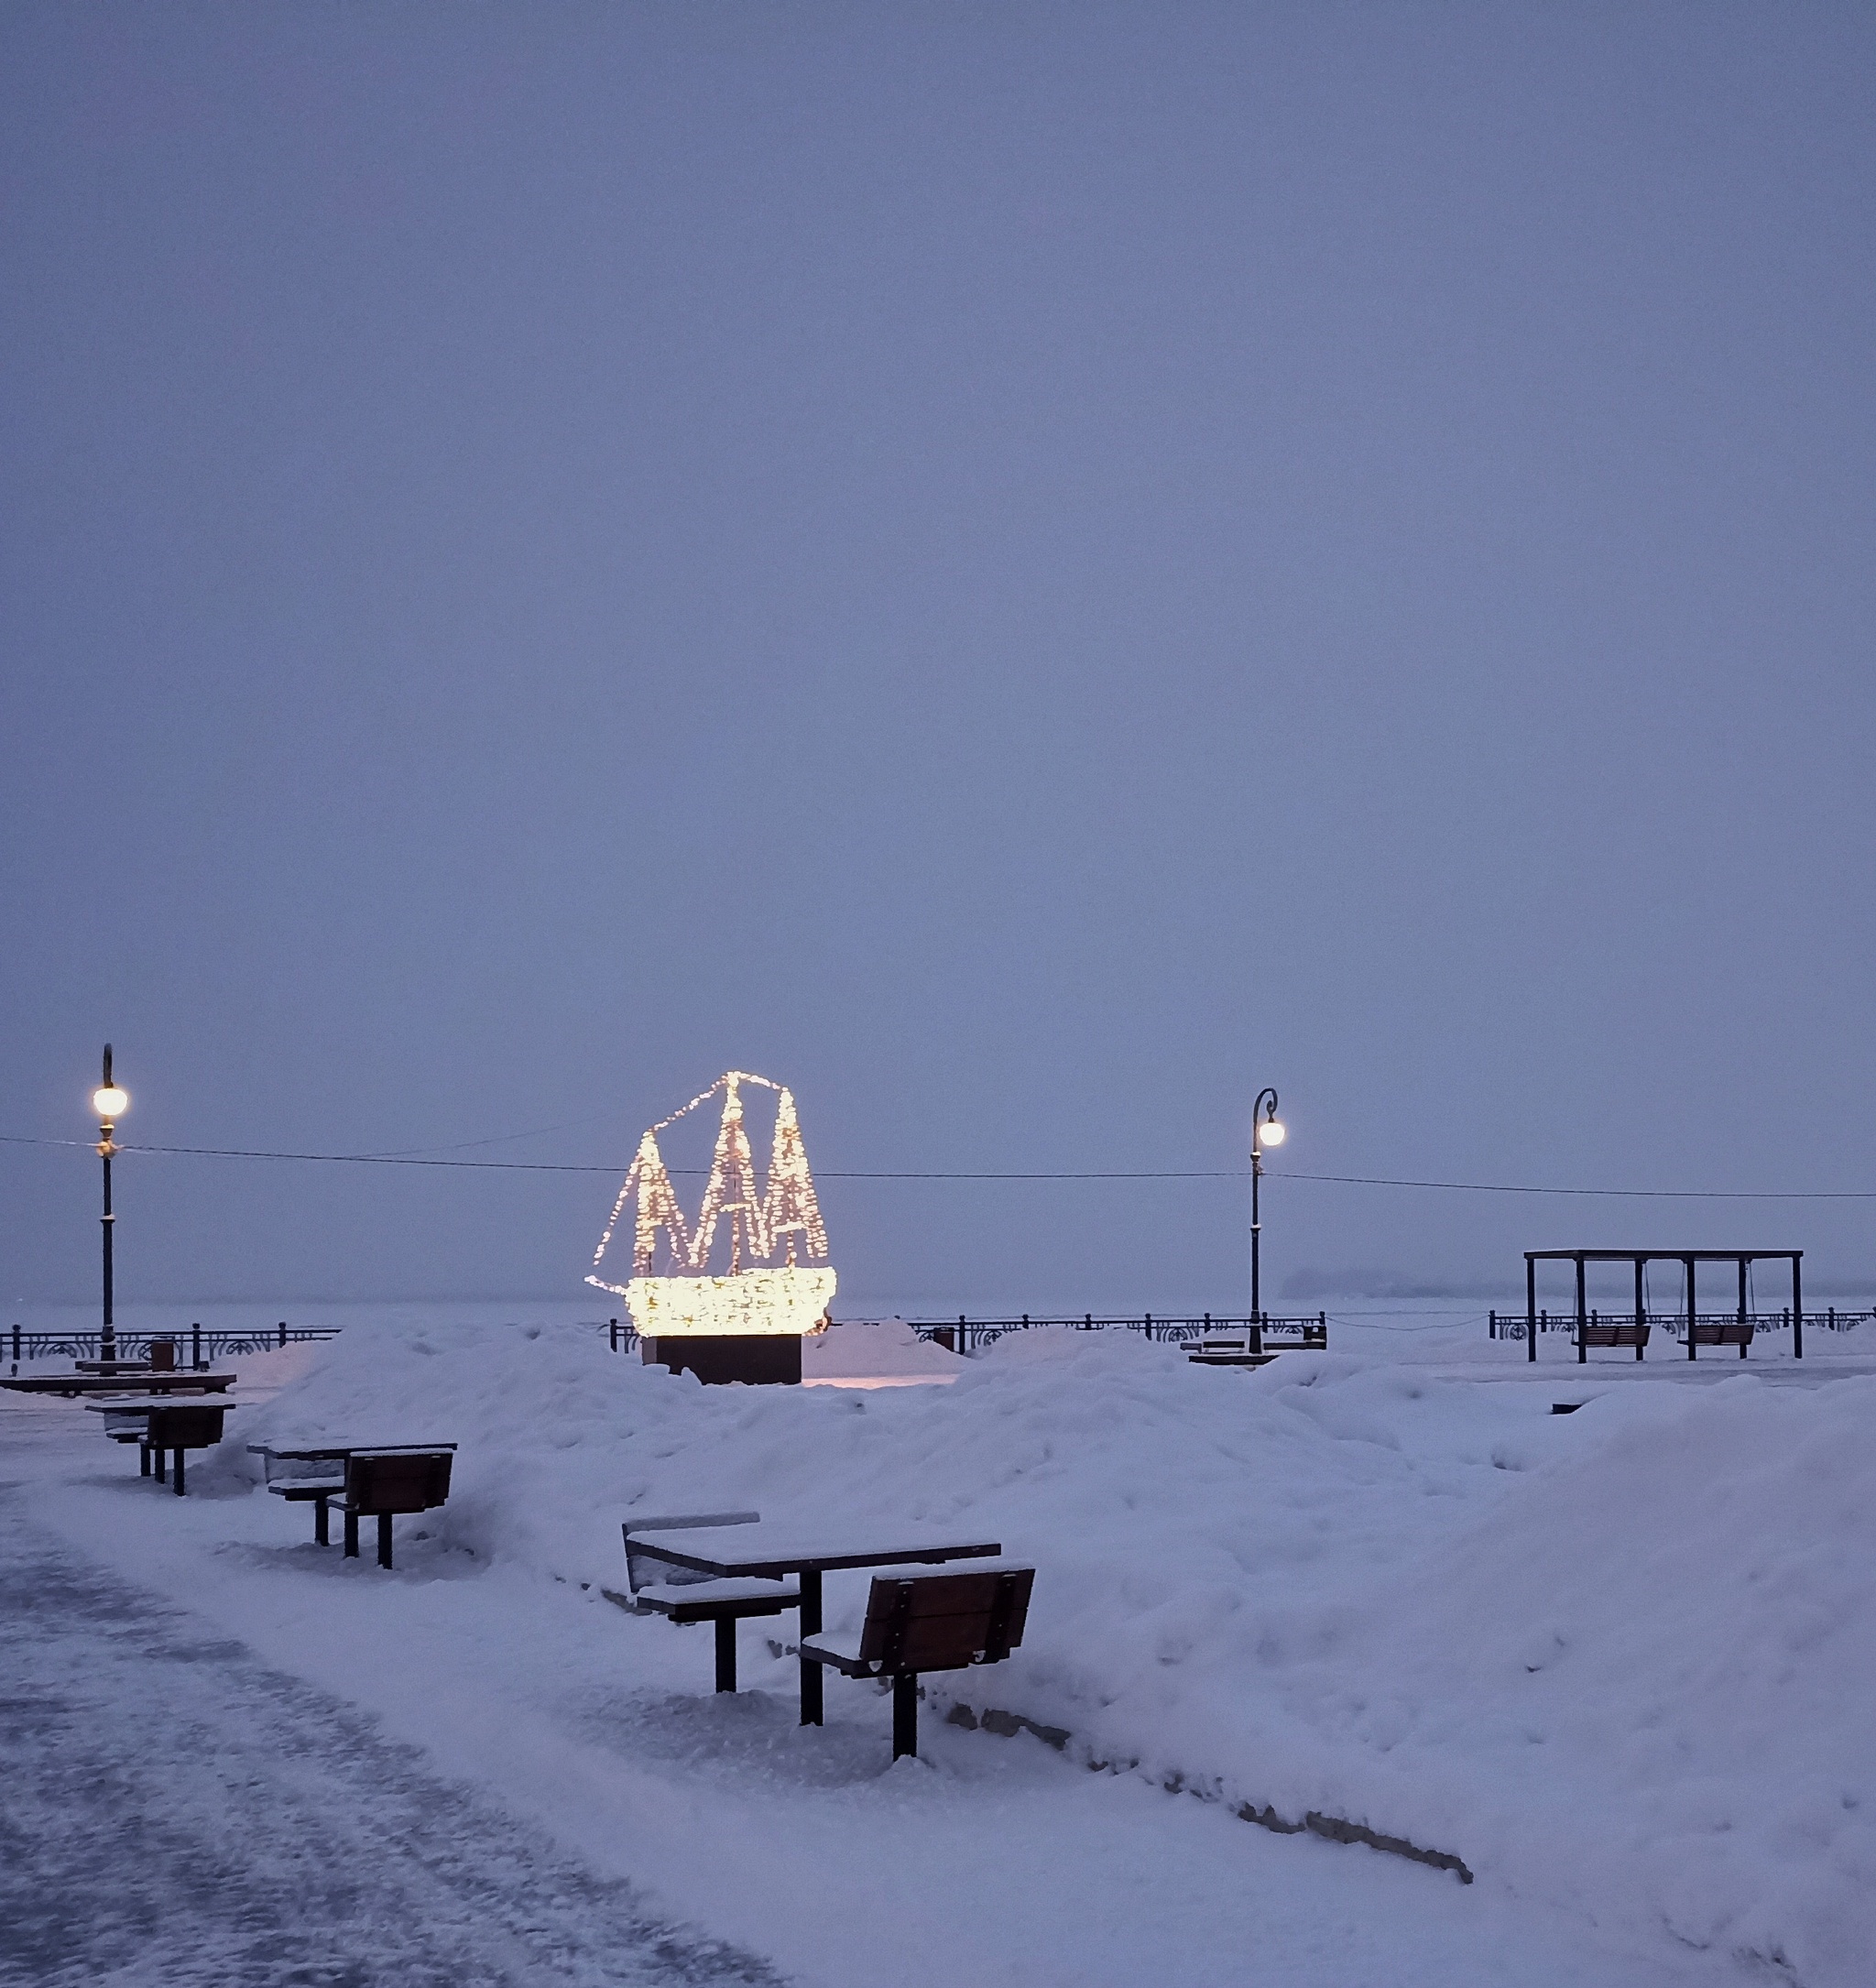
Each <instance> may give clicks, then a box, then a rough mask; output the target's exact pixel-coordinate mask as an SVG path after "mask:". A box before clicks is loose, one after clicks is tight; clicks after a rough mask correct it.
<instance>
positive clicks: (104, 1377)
mask: <svg viewBox="0 0 1876 1988" xmlns="http://www.w3.org/2000/svg"><path fill="white" fill-rule="evenodd" d="M235 1379H236V1376H235V1375H234V1374H232V1373H184V1372H181V1371H176V1372H172V1373H146V1372H136V1373H123V1374H117V1373H16V1374H6V1375H0V1387H4V1388H11V1389H12V1390H13V1392H14V1393H16V1394H63V1395H65V1396H66V1397H67V1398H68V1399H69V1400H71V1401H76V1400H77V1399H78V1397H79V1396H80V1395H81V1394H137V1393H143V1394H225V1393H227V1392H228V1390H229V1389H230V1388H231V1387H233V1386H234V1385H235Z"/></svg>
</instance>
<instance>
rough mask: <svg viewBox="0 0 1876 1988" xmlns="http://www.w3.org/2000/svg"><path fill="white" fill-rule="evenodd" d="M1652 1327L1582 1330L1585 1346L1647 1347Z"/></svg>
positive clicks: (1599, 1327)
mask: <svg viewBox="0 0 1876 1988" xmlns="http://www.w3.org/2000/svg"><path fill="white" fill-rule="evenodd" d="M1650 1329H1651V1328H1650V1327H1647V1326H1585V1327H1583V1328H1582V1333H1583V1343H1584V1345H1585V1346H1646V1345H1647V1344H1648V1334H1649V1331H1650Z"/></svg>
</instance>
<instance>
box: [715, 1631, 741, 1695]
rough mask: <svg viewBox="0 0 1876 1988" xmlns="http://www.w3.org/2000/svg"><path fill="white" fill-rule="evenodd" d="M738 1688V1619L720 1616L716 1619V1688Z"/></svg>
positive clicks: (731, 1689) (725, 1689) (723, 1689)
mask: <svg viewBox="0 0 1876 1988" xmlns="http://www.w3.org/2000/svg"><path fill="white" fill-rule="evenodd" d="M716 1688H717V1689H718V1690H719V1691H734V1690H735V1689H736V1617H735V1616H734V1615H719V1616H718V1617H717V1618H716Z"/></svg>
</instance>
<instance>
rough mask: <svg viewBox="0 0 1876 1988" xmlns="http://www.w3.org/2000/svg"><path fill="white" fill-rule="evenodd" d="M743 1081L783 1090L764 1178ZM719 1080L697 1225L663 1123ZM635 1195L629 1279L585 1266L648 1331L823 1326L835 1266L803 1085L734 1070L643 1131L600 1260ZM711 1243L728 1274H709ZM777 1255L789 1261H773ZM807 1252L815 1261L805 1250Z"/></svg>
mask: <svg viewBox="0 0 1876 1988" xmlns="http://www.w3.org/2000/svg"><path fill="white" fill-rule="evenodd" d="M746 1084H753V1085H759V1086H760V1087H762V1088H763V1089H765V1090H770V1091H773V1092H775V1093H776V1113H775V1133H774V1138H773V1141H772V1142H771V1150H770V1152H769V1174H768V1179H767V1181H766V1182H764V1183H762V1184H759V1185H758V1181H757V1177H756V1156H755V1154H754V1152H752V1151H751V1149H750V1145H749V1136H748V1131H747V1128H746V1126H745V1124H744V1119H743V1100H742V1091H741V1087H742V1086H744V1085H746ZM718 1091H721V1092H722V1093H723V1122H722V1124H721V1125H720V1126H719V1128H718V1130H717V1136H716V1150H715V1153H714V1157H713V1159H712V1161H711V1166H710V1179H709V1184H708V1185H706V1186H705V1188H704V1202H703V1206H702V1207H700V1208H699V1210H698V1212H697V1218H696V1222H695V1225H694V1226H693V1225H692V1224H691V1223H689V1222H687V1221H686V1219H685V1218H684V1212H683V1210H682V1207H680V1206H679V1203H678V1197H677V1192H676V1189H675V1188H674V1187H673V1186H672V1185H671V1174H670V1173H669V1171H668V1170H667V1168H666V1166H665V1163H664V1158H663V1155H662V1154H661V1153H660V1152H659V1149H658V1135H659V1133H660V1132H661V1131H663V1130H664V1129H665V1127H666V1126H668V1125H670V1124H671V1123H673V1122H674V1121H675V1120H678V1119H681V1118H682V1117H683V1116H684V1115H685V1113H686V1112H690V1111H693V1110H695V1109H696V1108H697V1107H698V1106H699V1105H701V1104H703V1103H704V1101H705V1100H706V1099H707V1098H713V1097H714V1096H715V1095H716V1093H717V1092H718ZM635 1197H636V1202H637V1206H636V1208H635V1210H634V1219H633V1222H632V1241H633V1249H632V1278H631V1282H630V1283H606V1282H605V1279H604V1278H603V1277H599V1276H588V1278H587V1279H586V1282H587V1283H590V1284H593V1285H595V1286H596V1287H597V1288H598V1289H599V1290H601V1291H610V1292H612V1293H614V1294H616V1295H617V1296H619V1297H622V1298H624V1299H625V1300H626V1302H627V1304H628V1305H630V1306H631V1309H632V1322H633V1324H634V1325H636V1326H637V1327H638V1330H639V1331H640V1332H641V1333H643V1334H645V1336H646V1337H647V1338H665V1337H670V1338H682V1337H683V1336H684V1335H686V1334H691V1335H709V1336H716V1335H722V1336H724V1337H740V1336H743V1335H747V1334H755V1333H803V1334H805V1333H810V1332H818V1331H819V1330H820V1329H821V1325H822V1320H823V1316H824V1314H825V1312H826V1310H827V1306H828V1305H829V1304H830V1303H831V1302H832V1300H833V1297H834V1273H833V1271H832V1270H829V1269H827V1268H825V1267H824V1265H825V1260H826V1256H827V1230H826V1228H825V1226H824V1224H823V1222H822V1219H821V1207H820V1202H819V1200H818V1198H817V1196H815V1193H814V1179H813V1174H811V1173H810V1172H809V1171H808V1155H807V1152H806V1149H805V1148H804V1147H803V1145H802V1128H801V1121H800V1120H799V1118H798V1117H797V1115H796V1111H795V1100H794V1096H793V1093H792V1092H791V1091H790V1090H789V1089H788V1088H787V1087H785V1086H783V1085H780V1084H777V1083H774V1082H772V1081H771V1080H770V1079H769V1078H768V1077H766V1076H753V1075H752V1074H751V1073H750V1072H749V1071H747V1070H730V1071H726V1072H725V1074H724V1075H723V1076H720V1077H718V1078H717V1080H716V1082H715V1083H714V1084H713V1085H712V1086H711V1087H710V1088H709V1089H708V1090H706V1091H700V1092H699V1093H698V1094H697V1096H696V1097H694V1098H692V1100H691V1101H690V1103H689V1104H687V1105H685V1106H684V1107H682V1109H680V1110H677V1111H673V1112H672V1113H671V1117H670V1118H668V1119H660V1120H659V1122H658V1123H657V1124H656V1125H654V1126H652V1127H651V1128H650V1130H649V1131H647V1132H646V1133H645V1135H644V1137H643V1138H642V1139H641V1140H640V1141H638V1155H637V1157H636V1158H635V1159H634V1160H633V1162H632V1164H631V1167H630V1168H629V1170H628V1171H627V1174H626V1178H625V1183H624V1185H622V1186H621V1187H620V1189H619V1193H618V1199H617V1200H616V1201H615V1202H614V1203H613V1208H612V1214H611V1216H610V1218H608V1219H607V1222H606V1225H605V1234H604V1235H602V1236H601V1237H600V1239H599V1247H598V1248H597V1249H596V1250H595V1251H594V1252H593V1268H594V1271H597V1270H598V1268H599V1265H600V1263H601V1262H602V1261H603V1260H604V1258H605V1252H606V1250H607V1248H608V1247H609V1246H610V1244H611V1242H612V1239H613V1234H614V1231H615V1230H616V1229H617V1228H618V1227H619V1224H620V1222H621V1220H622V1219H623V1218H624V1217H625V1213H626V1204H627V1202H628V1201H632V1200H633V1199H634V1198H635ZM720 1234H721V1236H722V1247H721V1248H720V1249H718V1238H719V1235H720ZM713 1250H716V1251H717V1253H718V1255H719V1258H721V1257H723V1256H726V1257H727V1259H728V1262H727V1269H728V1273H729V1274H728V1275H727V1276H722V1275H715V1276H713V1275H712V1274H711V1263H710V1259H711V1254H712V1251H713ZM660 1257H662V1258H664V1259H665V1260H666V1261H665V1262H664V1265H663V1268H664V1269H665V1271H666V1274H664V1275H662V1276H655V1275H653V1274H652V1273H653V1272H654V1270H656V1269H658V1268H659V1267H660V1265H659V1259H660ZM777 1257H780V1258H782V1259H783V1261H782V1262H780V1263H777V1262H774V1259H775V1258H777ZM802 1257H805V1258H806V1259H807V1260H808V1262H807V1263H802V1262H801V1261H800V1259H801V1258H802ZM811 1266H812V1267H811Z"/></svg>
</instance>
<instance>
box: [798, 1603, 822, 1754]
mask: <svg viewBox="0 0 1876 1988" xmlns="http://www.w3.org/2000/svg"><path fill="white" fill-rule="evenodd" d="M801 1625H802V1641H803V1642H805V1641H806V1640H807V1639H808V1638H809V1637H810V1636H818V1635H819V1634H820V1633H821V1570H820V1568H819V1567H803V1568H802V1606H801ZM820 1723H821V1666H820V1665H818V1664H811V1663H810V1662H809V1661H808V1659H807V1658H806V1657H805V1656H804V1657H803V1658H802V1724H803V1725H804V1726H818V1725H819V1724H820Z"/></svg>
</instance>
